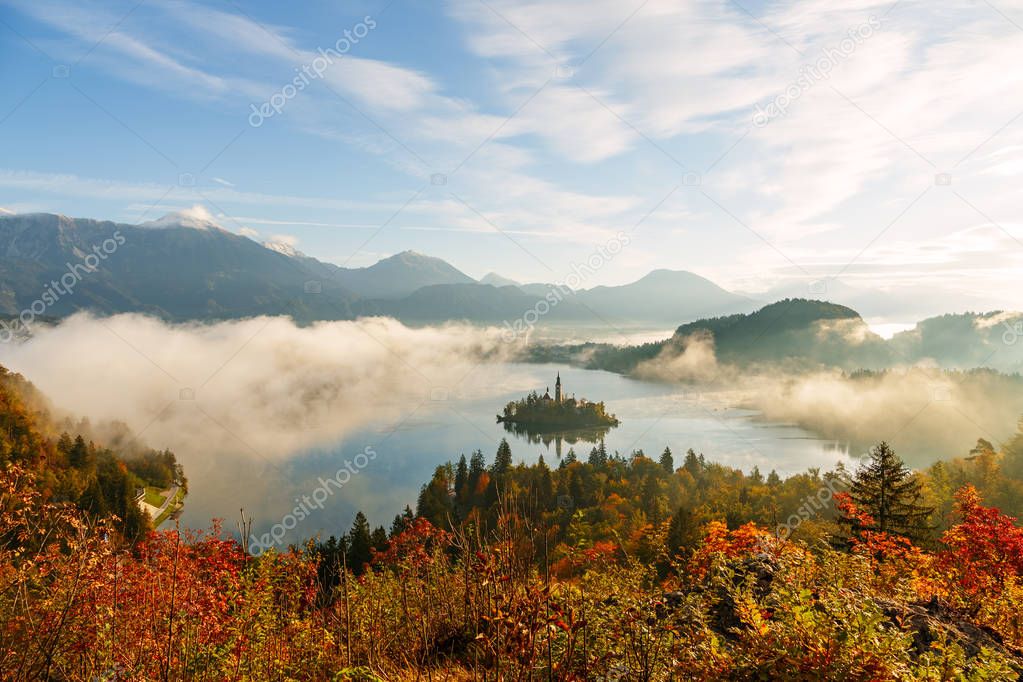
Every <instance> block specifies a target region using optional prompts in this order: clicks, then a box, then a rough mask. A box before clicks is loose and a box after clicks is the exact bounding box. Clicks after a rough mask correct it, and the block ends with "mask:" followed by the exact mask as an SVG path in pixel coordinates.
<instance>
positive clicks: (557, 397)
mask: <svg viewBox="0 0 1023 682" xmlns="http://www.w3.org/2000/svg"><path fill="white" fill-rule="evenodd" d="M561 401H562V394H561V372H560V371H559V372H558V380H557V381H556V382H555V384H554V402H556V403H560V402H561Z"/></svg>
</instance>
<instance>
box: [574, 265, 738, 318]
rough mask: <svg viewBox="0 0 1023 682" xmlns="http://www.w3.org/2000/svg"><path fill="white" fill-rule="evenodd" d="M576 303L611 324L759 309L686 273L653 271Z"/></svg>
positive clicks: (598, 289) (585, 294)
mask: <svg viewBox="0 0 1023 682" xmlns="http://www.w3.org/2000/svg"><path fill="white" fill-rule="evenodd" d="M573 300H575V301H576V302H578V303H581V304H583V305H585V306H587V307H588V308H590V309H592V310H593V311H595V312H596V313H598V314H600V315H601V316H603V317H606V318H607V319H609V320H613V321H618V322H640V321H642V322H667V323H669V324H677V323H679V322H681V321H685V320H695V319H699V318H701V317H706V316H709V315H720V314H722V313H730V312H741V311H747V310H752V309H753V308H754V307H755V306H756V304H755V303H754V302H753V301H751V300H750V299H748V298H745V297H743V296H737V295H736V294H733V293H731V292H728V291H725V290H724V289H722V288H721V287H719V286H718V285H716V284H714V283H713V282H711V281H710V280H709V279H705V278H703V277H700V276H699V275H696V274H693V273H691V272H686V271H684V270H654V271H653V272H651V273H650V274H648V275H647V276H646V277H643V278H642V279H640V280H638V281H636V282H633V283H632V284H625V285H622V286H614V287H608V286H599V287H594V288H592V289H586V290H583V291H579V292H577V293H576V295H575V297H574V298H573Z"/></svg>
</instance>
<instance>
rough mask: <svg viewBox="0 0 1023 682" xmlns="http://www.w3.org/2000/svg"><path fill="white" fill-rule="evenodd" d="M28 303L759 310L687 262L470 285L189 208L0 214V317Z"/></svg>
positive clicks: (622, 319)
mask: <svg viewBox="0 0 1023 682" xmlns="http://www.w3.org/2000/svg"><path fill="white" fill-rule="evenodd" d="M62 281H63V282H66V283H67V286H63V285H61V282H62ZM54 285H59V286H56V287H55V286H54ZM68 292H70V293H68ZM543 301H546V303H544V302H543ZM34 304H35V306H36V308H35V309H34V310H33V313H35V316H36V317H39V316H43V315H46V316H52V317H57V318H59V317H63V316H66V315H69V314H72V313H74V312H76V311H78V310H90V311H93V312H96V313H100V314H115V313H122V312H142V313H147V314H152V315H157V316H159V317H162V318H165V319H169V320H215V319H228V318H239V317H248V316H252V315H262V314H267V315H291V316H292V317H294V318H295V319H296V320H299V321H301V322H310V321H315V320H337V319H352V318H355V317H358V316H363V315H391V316H394V317H396V318H398V319H400V320H404V321H409V322H419V323H427V322H440V321H447V320H467V321H471V322H487V323H497V322H501V321H509V322H511V321H514V320H517V319H519V318H521V317H522V316H523V315H524V314H526V313H527V312H528V311H530V310H534V309H535V310H539V311H546V312H545V313H544V314H543V315H542V317H543V319H544V321H550V322H580V321H588V322H591V323H604V324H612V325H616V324H630V323H638V324H677V323H678V322H679V321H683V320H692V319H696V318H699V317H703V316H706V315H710V314H723V313H730V312H737V311H744V310H750V309H752V308H753V307H754V306H755V303H754V302H753V301H752V300H750V299H748V298H746V297H743V296H739V295H736V294H733V293H731V292H728V291H726V290H724V289H722V288H721V287H718V286H717V285H715V284H714V283H713V282H711V281H709V280H707V279H704V278H702V277H700V276H698V275H695V274H693V273H690V272H685V271H672V270H657V271H654V272H652V273H650V274H649V275H647V276H646V277H643V278H642V279H640V280H638V281H637V282H634V283H632V284H627V285H623V286H615V287H606V286H600V287H595V288H593V289H588V290H578V291H573V290H570V289H568V288H567V287H557V286H556V285H552V284H542V283H528V284H519V283H516V282H513V281H512V280H508V279H506V278H503V277H500V276H499V275H496V274H493V273H491V274H490V275H488V276H486V277H484V278H483V279H482V280H480V281H476V280H475V279H473V278H472V277H470V276H468V275H466V274H465V273H463V272H461V271H460V270H458V269H457V268H455V267H454V266H452V265H451V264H449V263H447V262H446V261H444V260H442V259H439V258H434V257H431V256H427V255H423V254H420V253H416V252H413V251H405V252H402V253H399V254H397V255H395V256H391V257H390V258H385V259H383V260H381V261H379V262H378V263H376V264H374V265H371V266H369V267H363V268H345V267H341V266H338V265H335V264H332V263H327V262H324V261H321V260H318V259H316V258H312V257H310V256H307V255H305V254H303V253H301V252H299V251H297V250H295V249H294V247H293V246H291V245H289V244H286V243H281V242H267V243H263V244H260V243H258V242H256V241H254V240H252V239H250V238H248V237H245V236H242V235H238V234H235V233H233V232H229V231H227V230H224V229H222V228H221V227H220V226H219V225H217V224H216V223H215V222H213V221H212V220H209V219H206V218H203V217H201V216H200V217H197V216H195V215H191V214H171V215H169V216H165V217H163V218H160V219H159V220H155V221H151V222H148V223H142V224H139V225H129V224H123V223H114V222H110V221H99V220H90V219H81V218H70V217H67V216H63V215H56V214H48V213H35V214H19V215H0V314H4V315H8V316H16V315H19V314H21V313H22V312H23V311H25V310H28V309H32V306H33V305H34ZM37 311H38V312H37Z"/></svg>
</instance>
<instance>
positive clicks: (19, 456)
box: [0, 367, 187, 539]
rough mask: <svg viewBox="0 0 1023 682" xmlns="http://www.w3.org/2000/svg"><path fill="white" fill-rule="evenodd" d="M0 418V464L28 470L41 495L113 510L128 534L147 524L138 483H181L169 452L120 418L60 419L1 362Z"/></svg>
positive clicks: (93, 510)
mask: <svg viewBox="0 0 1023 682" xmlns="http://www.w3.org/2000/svg"><path fill="white" fill-rule="evenodd" d="M0 424H2V425H3V432H2V433H0V468H8V467H17V468H18V469H20V470H21V471H24V472H25V473H27V474H28V475H30V476H32V477H33V478H34V479H35V481H36V483H35V492H36V493H37V494H38V495H39V496H40V500H41V502H44V503H71V504H73V505H74V506H75V507H77V508H78V509H79V510H81V511H82V512H83V513H85V514H87V515H88V516H89V517H90V518H91V519H93V520H99V519H104V518H106V517H108V516H114V517H116V518H117V521H116V522H115V527H116V528H117V529H118V530H119V531H120V532H121V533H122V534H123V535H124V536H125V537H127V538H131V539H135V538H138V537H140V536H141V535H143V534H144V533H145V532H147V531H148V530H149V529H150V527H151V522H150V519H149V518H148V517H147V516H146V515H145V514H144V513H143V512H142V510H141V509H140V507H139V505H138V503H137V502H136V497H137V493H138V491H139V490H140V489H144V488H147V487H150V488H155V489H161V490H162V489H166V488H171V487H173V486H175V485H178V486H181V487H182V488H183V489H185V490H187V482H186V481H185V479H184V474H183V472H182V471H181V468H180V466H179V465H178V464H177V461H176V459H175V457H174V454H173V453H171V452H167V451H163V452H160V451H156V450H150V449H148V448H146V447H144V446H142V445H141V444H139V443H138V442H137V439H136V438H135V437H134V435H133V434H131V432H130V431H128V430H127V428H125V427H124V426H123V425H117V424H110V425H92V424H90V423H89V422H87V421H84V420H83V421H80V422H76V421H72V420H71V419H69V418H67V417H64V418H59V419H58V418H57V417H56V415H55V412H54V409H53V407H52V406H51V405H50V402H49V400H48V399H47V398H46V397H45V396H43V395H42V394H40V393H39V392H38V391H37V390H36V389H35V387H34V386H32V384H30V383H29V382H27V381H26V380H25V379H24V378H22V377H21V376H20V375H17V374H12V373H10V372H8V371H7V370H6V369H5V368H3V367H0ZM110 446H114V447H116V448H117V449H118V451H115V450H113V449H111V447H110Z"/></svg>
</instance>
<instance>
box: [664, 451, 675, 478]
mask: <svg viewBox="0 0 1023 682" xmlns="http://www.w3.org/2000/svg"><path fill="white" fill-rule="evenodd" d="M661 468H662V469H664V471H665V472H667V473H669V474H673V473H675V458H674V457H672V456H671V448H669V447H665V448H664V452H662V453H661Z"/></svg>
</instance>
